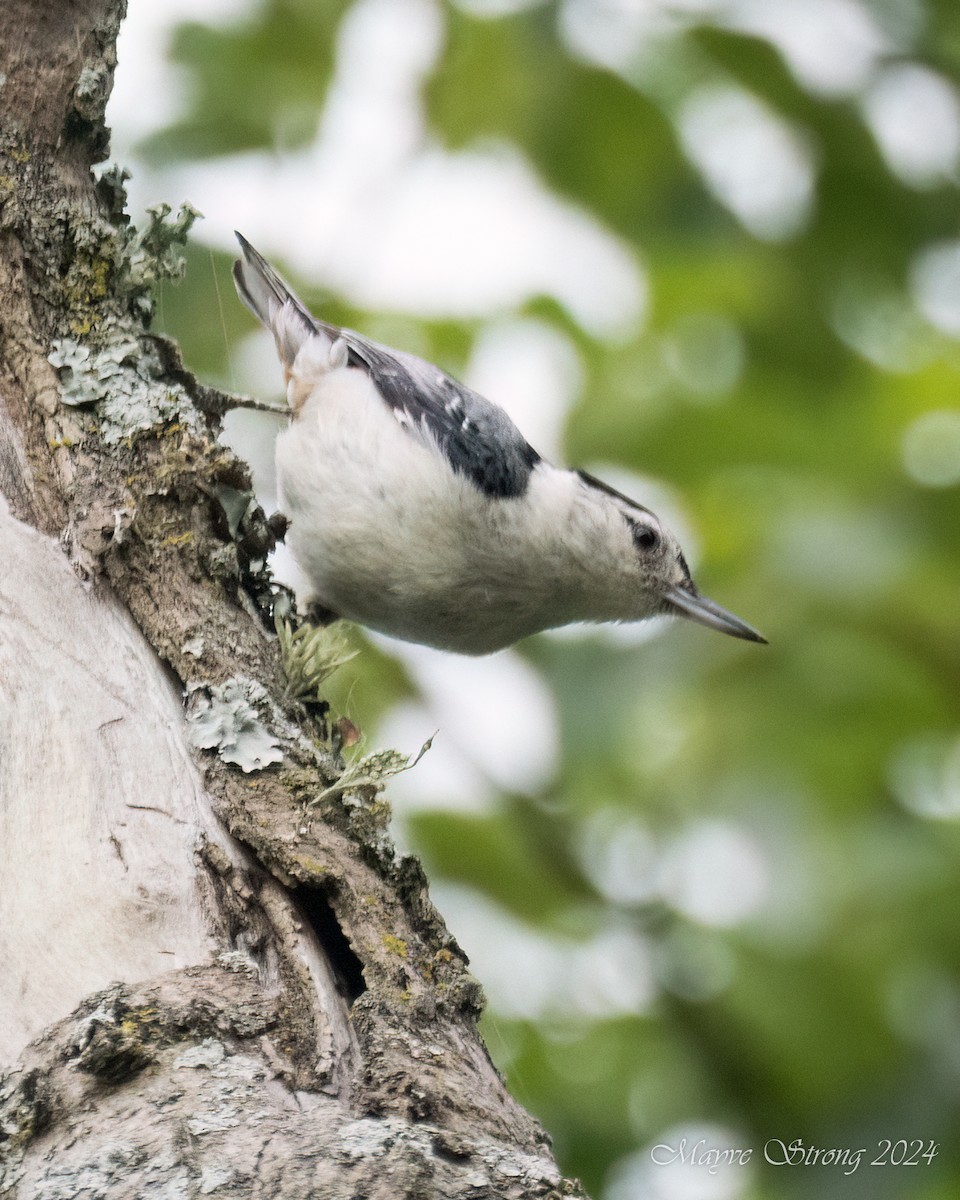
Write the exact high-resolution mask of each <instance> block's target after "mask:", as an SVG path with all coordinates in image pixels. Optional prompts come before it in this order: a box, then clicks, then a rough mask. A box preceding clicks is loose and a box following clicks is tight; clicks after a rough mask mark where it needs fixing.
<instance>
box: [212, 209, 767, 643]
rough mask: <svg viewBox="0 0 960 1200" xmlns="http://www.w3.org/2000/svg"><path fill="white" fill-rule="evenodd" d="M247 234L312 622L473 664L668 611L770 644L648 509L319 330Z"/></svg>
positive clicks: (426, 375) (246, 292)
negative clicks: (282, 423)
mask: <svg viewBox="0 0 960 1200" xmlns="http://www.w3.org/2000/svg"><path fill="white" fill-rule="evenodd" d="M236 236H237V239H238V241H239V243H240V249H241V252H242V257H241V258H240V259H239V260H238V261H237V262H236V263H235V265H234V270H233V276H234V282H235V284H236V288H237V292H238V295H239V297H240V299H241V300H242V302H243V303H244V304H245V305H246V307H247V308H248V309H249V310H250V311H251V312H252V313H253V315H254V316H255V317H256V318H257V319H258V320H259V321H260V322H261V323H262V324H263V325H264V326H265V327H266V328H267V329H268V330H270V332H271V333H272V334H273V338H274V341H275V343H276V349H277V354H278V356H279V359H280V364H281V366H282V369H283V379H284V383H285V385H286V399H287V409H286V410H285V411H288V413H289V422H288V424H287V425H286V427H285V428H284V429H282V430H281V431H280V432H279V434H278V435H277V440H276V451H275V453H276V467H277V483H278V494H279V502H280V506H281V510H282V513H283V515H284V516H285V517H286V519H287V521H288V523H289V524H288V528H287V533H286V540H287V544H288V546H289V548H290V550H291V553H292V555H293V558H294V560H295V562H296V563H297V566H298V567H299V569H300V571H301V572H302V574H303V576H304V577H305V579H306V581H307V583H308V592H307V594H306V595H304V596H300V597H298V601H299V607H300V608H301V609H303V610H305V611H306V612H307V615H308V618H309V617H312V618H313V619H314V620H315V622H319V623H327V622H329V621H332V620H334V619H336V618H345V619H348V620H351V621H354V622H357V623H359V624H361V625H364V626H366V627H368V628H370V629H373V630H378V631H379V632H381V633H385V634H388V635H390V636H392V637H395V638H399V639H401V640H404V641H408V642H416V643H420V644H423V645H427V646H434V647H437V648H438V649H441V650H446V651H452V652H456V653H459V654H466V655H483V654H490V653H493V652H494V651H497V650H501V649H503V648H505V647H507V646H510V645H513V644H514V643H515V642H517V641H519V640H521V639H522V638H525V637H528V636H529V635H531V634H534V633H538V632H540V631H542V630H545V629H552V628H557V627H560V626H564V625H568V624H571V623H575V622H588V623H602V622H624V621H638V620H643V619H644V618H647V617H652V616H657V615H661V614H665V613H666V614H673V615H677V616H682V617H686V618H689V619H691V620H693V621H697V622H699V623H700V624H701V625H706V626H708V627H710V628H711V629H715V630H718V631H719V632H721V633H725V634H729V635H731V636H732V637H736V638H742V639H745V640H746V641H751V642H765V641H766V639H765V638H764V637H763V636H762V635H761V634H760V633H758V632H757V631H756V630H755V629H753V628H752V627H751V626H750V625H748V624H747V623H746V622H745V621H742V620H740V618H739V617H736V616H734V615H733V613H731V612H728V611H727V610H726V609H724V608H721V607H720V605H719V604H716V603H714V601H712V600H709V599H707V597H705V596H703V595H701V593H700V592H699V591H698V589H697V587H696V585H695V584H694V582H693V579H692V578H691V575H690V569H689V567H688V566H687V562H686V559H685V558H684V556H683V552H682V550H681V548H680V545H679V543H678V541H677V538H676V537H675V536H674V534H673V533H672V532H671V531H670V530H669V529H668V528H667V527H666V525H665V524H664V523H663V522H662V521H661V520H660V519H659V518H658V517H657V516H656V514H655V513H653V512H652V511H651V510H650V509H649V508H646V507H644V506H643V505H642V504H638V503H637V502H636V501H635V500H631V499H630V498H629V497H628V496H626V495H624V494H623V493H622V492H619V491H617V490H616V489H615V488H613V487H611V486H610V485H609V484H607V483H604V482H603V481H602V480H600V479H598V478H596V477H594V476H593V475H591V474H588V473H587V472H586V471H579V470H570V469H566V468H564V467H558V466H554V465H553V464H552V463H550V462H548V461H547V460H546V459H545V458H542V457H541V456H540V455H539V454H538V453H537V451H536V450H534V449H533V447H532V446H531V445H530V444H529V443H528V442H527V440H526V439H525V438H524V436H523V434H522V433H521V432H520V430H519V429H518V428H517V427H516V425H515V424H514V423H513V421H512V420H511V419H510V417H509V416H508V415H507V414H506V412H505V411H504V410H503V409H502V408H500V406H499V405H497V404H495V403H493V402H492V401H490V400H487V399H485V398H484V397H483V396H481V395H479V394H478V393H477V392H474V391H472V390H471V389H470V388H468V387H466V386H465V385H464V384H462V383H459V382H458V381H457V380H455V379H454V378H452V377H451V376H450V375H448V374H446V372H444V371H442V370H441V369H440V368H439V367H436V366H434V365H432V364H431V363H428V362H426V361H424V360H423V359H420V358H417V357H415V356H414V355H412V354H408V353H406V352H404V351H401V350H393V349H389V348H387V347H386V346H382V345H379V344H378V343H377V342H374V341H371V340H370V339H369V338H366V337H363V336H362V335H361V334H359V333H355V332H353V331H352V330H350V329H343V328H340V327H339V326H336V325H331V324H328V323H327V322H325V321H321V320H318V319H317V318H316V317H314V316H313V315H312V314H311V313H310V312H309V311H308V310H307V308H306V307H305V306H304V304H303V303H302V301H301V300H300V299H299V298H298V297H297V296H296V295H295V293H294V292H293V291H292V290H291V289H290V287H289V286H288V285H287V284H286V283H285V282H284V281H283V279H281V277H280V276H279V275H278V274H277V272H276V271H275V270H274V269H273V267H272V266H270V264H269V263H268V262H267V261H266V259H265V258H264V257H263V256H262V255H261V254H259V253H258V251H257V250H255V249H254V247H253V246H252V245H251V244H250V243H249V242H248V241H247V240H246V238H244V237H243V236H242V235H241V234H239V233H238V234H237V235H236Z"/></svg>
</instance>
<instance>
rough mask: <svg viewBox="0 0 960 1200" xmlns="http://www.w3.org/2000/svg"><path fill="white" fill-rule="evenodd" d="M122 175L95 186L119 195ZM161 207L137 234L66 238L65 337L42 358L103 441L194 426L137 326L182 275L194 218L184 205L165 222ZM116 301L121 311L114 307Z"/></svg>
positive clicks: (185, 402) (89, 231)
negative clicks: (91, 409)
mask: <svg viewBox="0 0 960 1200" xmlns="http://www.w3.org/2000/svg"><path fill="white" fill-rule="evenodd" d="M122 184H123V172H121V171H117V170H116V169H114V170H112V171H108V172H105V173H104V175H103V177H102V179H101V185H102V186H103V188H106V189H107V190H111V189H112V191H114V192H117V193H118V196H122ZM170 211H171V210H170V206H169V205H168V204H158V205H155V206H154V207H153V208H151V209H149V210H148V214H149V222H148V224H147V226H146V227H145V228H144V229H142V230H137V229H132V228H131V229H123V230H119V231H118V230H116V229H115V228H112V227H111V228H110V229H109V230H105V229H104V228H103V227H101V226H98V225H96V224H94V225H90V226H78V228H77V229H76V230H75V232H74V242H75V248H76V250H77V254H76V256H75V258H74V261H73V264H72V265H71V269H70V273H69V276H68V279H67V281H66V283H65V287H66V290H67V295H68V297H69V300H70V311H71V317H72V319H71V321H70V325H69V327H70V329H71V330H72V332H73V336H72V337H63V338H58V339H57V340H56V341H54V342H53V344H52V346H51V351H50V354H49V356H48V358H49V361H50V362H51V364H52V365H53V366H54V367H56V368H57V371H58V372H59V375H60V395H61V399H62V401H63V403H64V404H67V405H70V406H71V407H74V408H82V407H87V406H92V405H97V409H98V413H99V416H100V420H101V432H102V435H103V438H104V441H106V442H107V443H111V444H112V443H117V442H119V441H121V440H123V439H124V438H126V437H130V436H131V435H132V434H134V433H137V432H139V431H141V430H146V429H151V428H153V427H155V426H157V425H163V424H165V423H166V422H168V421H171V420H179V421H181V422H183V423H185V424H188V425H190V426H191V427H194V428H195V427H196V414H195V411H194V406H193V403H192V400H191V397H190V395H189V394H188V392H187V390H186V388H185V387H184V386H183V385H182V384H181V383H180V382H178V381H177V380H173V379H170V378H169V371H168V370H167V367H166V364H165V363H164V362H163V361H162V360H161V356H160V352H159V350H158V346H157V342H156V341H155V340H154V339H153V338H151V337H150V336H148V335H147V333H146V330H145V323H146V322H148V321H149V317H150V314H151V311H152V308H153V299H152V289H153V288H154V286H155V285H156V284H157V282H158V281H159V280H161V279H166V278H177V277H179V276H180V275H182V273H183V266H184V257H183V247H184V245H185V244H186V240H187V234H188V232H189V230H190V227H191V225H192V224H193V222H194V221H195V220H196V218H197V217H198V216H199V215H200V214H199V213H198V212H197V210H196V209H195V208H193V207H192V206H191V205H189V204H184V205H183V206H182V207H181V209H180V213H179V215H178V216H177V217H176V219H174V220H173V221H167V217H168V216H169V215H170ZM116 302H119V304H120V305H121V307H120V308H119V309H118V307H117V304H116Z"/></svg>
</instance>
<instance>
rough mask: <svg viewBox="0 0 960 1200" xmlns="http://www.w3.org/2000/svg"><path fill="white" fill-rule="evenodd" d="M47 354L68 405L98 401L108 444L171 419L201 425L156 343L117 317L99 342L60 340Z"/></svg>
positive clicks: (102, 331) (105, 325)
mask: <svg viewBox="0 0 960 1200" xmlns="http://www.w3.org/2000/svg"><path fill="white" fill-rule="evenodd" d="M47 358H48V361H49V362H50V363H51V365H52V366H54V367H56V368H57V371H58V373H59V376H60V399H61V400H62V402H63V403H64V404H67V405H70V406H71V407H73V408H83V407H85V406H87V405H92V404H96V405H98V412H99V415H100V421H101V432H102V434H103V439H104V441H105V442H107V443H108V444H114V443H116V442H119V441H121V440H122V439H123V438H125V437H129V436H130V435H131V434H133V433H135V432H137V431H139V430H144V429H152V428H153V427H154V426H156V425H162V424H165V423H166V422H167V421H173V420H178V421H182V422H183V423H185V424H188V425H190V426H192V427H193V426H195V425H196V414H195V411H194V407H193V403H192V401H191V399H190V396H189V395H188V393H187V391H186V389H185V388H184V387H182V386H181V385H180V384H179V383H176V382H174V381H172V380H170V379H167V378H165V377H164V368H163V364H162V363H161V362H160V358H159V355H158V354H157V351H156V347H155V344H154V343H153V341H152V340H151V339H150V338H147V337H139V336H137V335H136V334H135V333H133V332H131V331H130V330H129V329H127V328H124V326H122V325H121V324H120V322H119V321H117V320H108V321H105V322H104V323H103V325H102V327H101V328H100V330H99V331H98V337H97V339H96V342H95V343H94V342H92V341H89V342H79V341H76V340H74V339H73V338H58V339H57V340H56V341H55V342H54V343H53V346H52V349H51V351H50V354H49V355H48V356H47Z"/></svg>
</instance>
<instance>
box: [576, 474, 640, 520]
mask: <svg viewBox="0 0 960 1200" xmlns="http://www.w3.org/2000/svg"><path fill="white" fill-rule="evenodd" d="M577 474H578V475H579V476H580V478H581V479H582V480H583V482H584V483H585V484H587V485H588V486H589V487H592V488H596V489H597V491H598V492H604V493H606V495H608V496H613V497H614V498H615V499H617V500H622V501H623V503H624V504H628V505H629V506H630V507H631V508H632V509H635V510H636V511H637V512H642V513H648V514H649V515H650V516H651V517H653V516H656V513H654V512H653V511H652V510H651V509H649V508H647V507H646V506H645V505H643V504H638V503H637V502H636V500H631V499H630V497H629V496H625V495H624V494H623V492H618V491H617V489H616V488H612V487H611V486H610V484H609V483H604V482H603V480H602V479H598V478H597V477H596V475H591V474H590V473H589V471H577Z"/></svg>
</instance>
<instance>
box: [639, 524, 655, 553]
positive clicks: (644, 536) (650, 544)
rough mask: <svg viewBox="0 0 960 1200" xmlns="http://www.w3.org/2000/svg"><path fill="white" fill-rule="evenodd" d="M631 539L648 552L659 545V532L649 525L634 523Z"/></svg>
mask: <svg viewBox="0 0 960 1200" xmlns="http://www.w3.org/2000/svg"><path fill="white" fill-rule="evenodd" d="M633 540H634V542H636V544H637V545H638V546H639V547H640V549H641V550H645V551H646V552H647V553H648V554H649V553H650V552H651V551H653V550H656V549H657V547H658V546H659V545H660V534H659V533H657V531H656V530H655V529H651V527H650V526H649V525H636V524H635V525H634V527H633Z"/></svg>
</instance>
